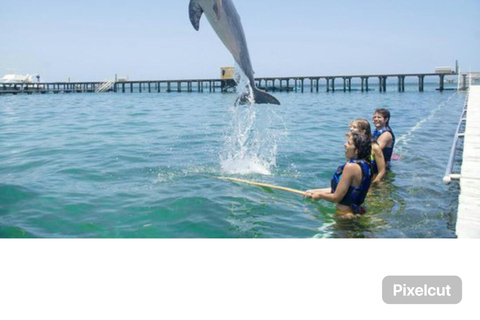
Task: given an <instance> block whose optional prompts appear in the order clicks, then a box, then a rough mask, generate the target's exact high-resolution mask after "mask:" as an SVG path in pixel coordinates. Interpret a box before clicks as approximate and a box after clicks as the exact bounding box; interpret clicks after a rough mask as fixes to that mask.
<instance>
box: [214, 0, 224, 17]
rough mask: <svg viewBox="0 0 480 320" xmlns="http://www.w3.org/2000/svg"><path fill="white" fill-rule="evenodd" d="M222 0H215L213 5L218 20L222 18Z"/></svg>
mask: <svg viewBox="0 0 480 320" xmlns="http://www.w3.org/2000/svg"><path fill="white" fill-rule="evenodd" d="M222 6H223V4H222V0H215V4H214V5H213V11H215V14H216V15H217V20H220V12H222Z"/></svg>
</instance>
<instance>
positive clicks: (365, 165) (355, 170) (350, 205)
mask: <svg viewBox="0 0 480 320" xmlns="http://www.w3.org/2000/svg"><path fill="white" fill-rule="evenodd" d="M346 137H347V142H346V143H345V144H344V147H345V157H346V158H347V163H345V164H344V165H342V166H340V167H338V168H337V171H336V172H335V174H334V175H333V178H332V180H331V187H330V188H325V189H313V190H307V191H306V193H305V197H307V198H312V199H314V200H321V199H323V200H327V201H329V202H336V203H337V213H338V214H341V215H342V217H345V218H354V217H356V215H357V214H362V213H364V212H365V210H364V209H363V207H361V204H362V203H363V202H364V201H365V197H366V195H367V192H368V189H369V188H370V183H371V178H372V173H371V169H370V156H371V154H372V148H371V141H370V138H369V137H367V136H366V135H364V134H361V133H358V132H349V133H347V134H346Z"/></svg>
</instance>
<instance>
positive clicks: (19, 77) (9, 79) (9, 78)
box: [0, 73, 39, 84]
mask: <svg viewBox="0 0 480 320" xmlns="http://www.w3.org/2000/svg"><path fill="white" fill-rule="evenodd" d="M35 77H36V78H37V79H38V78H39V76H38V75H35V74H26V75H23V74H17V73H9V74H6V75H4V76H3V77H2V78H1V79H0V83H12V84H22V83H33V78H35Z"/></svg>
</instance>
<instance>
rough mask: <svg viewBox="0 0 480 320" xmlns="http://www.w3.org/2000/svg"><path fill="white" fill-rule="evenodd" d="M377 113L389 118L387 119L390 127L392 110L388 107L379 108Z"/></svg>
mask: <svg viewBox="0 0 480 320" xmlns="http://www.w3.org/2000/svg"><path fill="white" fill-rule="evenodd" d="M375 113H379V114H381V115H382V117H384V118H385V119H388V120H387V127H389V126H390V125H389V124H388V123H389V122H390V111H388V109H385V108H378V109H377V110H375V112H374V113H373V114H375Z"/></svg>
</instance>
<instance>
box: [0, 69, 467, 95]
mask: <svg viewBox="0 0 480 320" xmlns="http://www.w3.org/2000/svg"><path fill="white" fill-rule="evenodd" d="M446 76H458V74H457V73H455V72H451V73H413V74H412V73H409V74H371V75H344V76H302V77H266V78H256V79H255V83H256V85H257V87H259V88H262V89H264V90H266V91H295V92H305V91H306V90H309V91H310V92H319V91H320V87H321V86H322V88H324V89H323V90H326V91H327V92H335V91H343V92H349V91H353V89H352V80H357V81H358V82H359V85H360V88H359V90H361V91H362V92H363V91H365V92H368V91H372V90H378V91H379V92H386V91H387V82H389V81H392V82H393V83H396V84H397V90H398V91H399V92H404V91H405V79H406V78H415V79H416V80H417V81H418V91H419V92H423V91H424V84H425V78H427V77H434V78H437V80H438V88H437V90H439V91H443V90H448V89H447V88H446V87H445V77H446ZM466 77H467V75H466V74H463V75H461V77H459V79H460V81H461V82H463V84H462V85H461V86H460V85H459V87H460V88H463V89H465V88H466V86H467V83H466ZM371 79H376V80H378V83H376V84H375V85H372V81H371ZM375 86H376V87H377V89H375ZM235 87H236V83H235V81H234V80H233V79H184V80H141V81H114V80H112V81H98V82H42V83H0V95H2V94H14V95H16V94H34V93H40V94H47V93H54V94H58V93H94V92H105V91H107V92H120V93H128V92H129V93H134V92H136V93H138V92H158V93H160V92H227V91H229V90H235Z"/></svg>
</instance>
